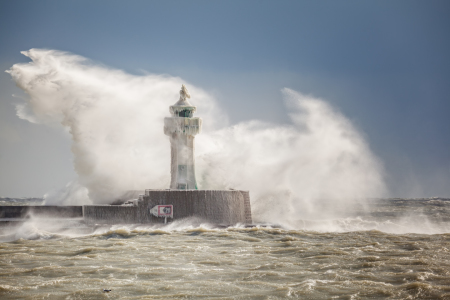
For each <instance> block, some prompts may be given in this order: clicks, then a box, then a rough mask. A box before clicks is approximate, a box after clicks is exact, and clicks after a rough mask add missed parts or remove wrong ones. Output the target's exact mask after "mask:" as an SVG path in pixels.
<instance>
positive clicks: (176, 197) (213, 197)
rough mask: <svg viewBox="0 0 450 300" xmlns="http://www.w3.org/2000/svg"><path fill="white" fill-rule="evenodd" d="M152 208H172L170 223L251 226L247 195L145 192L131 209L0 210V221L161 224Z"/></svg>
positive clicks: (92, 207)
mask: <svg viewBox="0 0 450 300" xmlns="http://www.w3.org/2000/svg"><path fill="white" fill-rule="evenodd" d="M156 205H173V219H174V220H176V219H182V218H187V217H197V218H201V219H204V220H205V221H207V222H210V223H213V224H218V225H234V224H237V223H241V224H251V223H252V214H251V207H250V195H249V192H248V191H239V190H146V191H145V194H144V195H141V196H140V199H139V201H135V202H134V205H84V206H0V221H2V222H8V221H11V220H13V219H15V220H16V219H23V220H25V219H27V218H28V217H39V218H84V220H85V222H86V223H88V224H146V223H162V222H164V218H158V217H155V216H153V215H152V214H151V213H150V209H152V208H153V207H154V206H156ZM16 221H17V220H16ZM169 221H170V220H169Z"/></svg>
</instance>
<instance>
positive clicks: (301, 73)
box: [0, 0, 450, 197]
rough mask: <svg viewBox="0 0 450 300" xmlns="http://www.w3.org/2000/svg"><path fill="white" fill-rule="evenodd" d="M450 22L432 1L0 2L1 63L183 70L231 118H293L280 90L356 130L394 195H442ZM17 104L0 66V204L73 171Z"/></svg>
mask: <svg viewBox="0 0 450 300" xmlns="http://www.w3.org/2000/svg"><path fill="white" fill-rule="evenodd" d="M449 15H450V2H449V1H435V0H429V1H414V0H408V1H401V0H399V1H383V0H378V1H360V0H358V1H356V0H355V1H344V0H343V1H299V0H298V1H282V0H281V1H250V0H249V1H171V0H169V1H137V0H131V1H102V0H97V1H80V0H78V1H46V0H43V1H23V0H15V1H0V69H1V70H8V69H9V68H11V67H12V65H14V64H16V63H25V62H29V61H30V60H29V58H27V57H25V56H23V55H22V54H21V53H20V51H25V50H29V49H31V48H45V49H55V50H61V51H68V52H71V53H74V54H77V55H81V56H84V57H86V58H88V59H90V60H92V61H94V62H95V63H98V64H101V65H104V66H108V67H111V68H115V69H121V70H124V71H125V72H128V73H130V74H135V75H140V74H147V73H152V74H168V75H171V76H179V77H181V78H183V79H185V80H187V81H188V82H189V83H192V84H195V85H196V86H198V87H201V88H202V89H204V90H205V91H207V92H209V93H211V94H212V95H214V97H215V98H216V99H217V101H218V102H219V103H220V105H221V107H222V108H223V109H224V110H225V111H226V112H227V114H228V116H229V122H230V123H231V124H236V123H238V122H242V121H245V120H251V119H260V120H266V121H269V122H273V123H276V124H284V123H289V117H288V113H289V109H288V108H286V106H285V105H284V103H283V97H282V93H281V90H282V89H283V88H289V89H292V90H295V91H298V92H301V93H303V94H308V95H313V96H314V97H317V98H321V99H324V100H325V101H327V102H328V103H329V104H331V105H332V107H334V108H335V109H337V110H339V111H340V112H341V113H342V114H343V115H345V116H346V117H347V118H348V119H349V120H350V121H351V122H352V123H353V124H354V126H356V127H357V128H358V129H359V130H360V131H361V132H362V133H363V134H364V137H365V139H366V141H367V142H368V143H369V145H370V148H371V150H372V152H373V153H374V154H375V155H376V156H377V157H378V158H379V159H380V161H381V162H382V164H383V165H384V169H385V180H386V183H387V185H388V188H389V196H391V197H433V196H442V197H450V151H449V149H450V120H449V113H450V59H449V55H448V54H449V53H450V34H449V33H450V18H448V16H449ZM13 95H14V96H13ZM23 97H25V95H24V93H23V92H22V91H21V90H20V89H19V88H18V87H16V86H15V83H14V81H13V80H12V79H11V76H10V75H9V74H7V73H4V72H1V73H0V196H4V197H8V196H9V197H30V196H37V197H40V196H42V195H43V194H45V193H47V192H48V191H49V190H52V189H57V188H59V187H61V186H64V185H65V184H66V183H67V182H69V181H70V180H72V179H73V178H74V177H75V176H76V175H75V171H74V167H73V162H72V160H73V158H72V153H71V150H70V147H71V141H70V138H69V136H68V135H67V134H66V133H65V132H64V131H61V130H60V129H59V128H56V127H55V128H52V127H48V126H41V125H38V124H32V123H29V122H26V121H25V120H22V119H20V118H18V117H17V115H16V111H15V104H17V103H20V102H23ZM304 146H305V147H308V145H304Z"/></svg>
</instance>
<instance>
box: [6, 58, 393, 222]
mask: <svg viewBox="0 0 450 300" xmlns="http://www.w3.org/2000/svg"><path fill="white" fill-rule="evenodd" d="M22 53H23V54H24V55H26V56H28V57H29V58H30V59H31V62H30V63H26V64H15V65H14V66H13V67H12V68H11V69H10V70H8V71H7V72H9V73H10V74H11V76H12V78H13V79H14V81H15V82H16V84H17V86H18V87H20V88H21V89H23V90H24V91H25V93H26V94H27V95H28V96H29V97H28V101H27V102H26V103H23V104H21V105H18V106H17V115H18V117H20V118H22V119H24V120H28V121H30V122H33V123H38V124H43V125H51V126H54V125H55V124H58V126H61V127H62V128H64V130H66V131H67V132H68V133H69V134H70V136H71V139H72V152H73V164H74V168H75V171H76V173H77V174H78V177H77V178H76V179H75V180H74V181H73V182H71V183H68V185H67V186H66V187H64V188H62V189H61V191H59V192H56V193H51V194H50V193H49V194H47V195H45V198H46V199H45V200H46V203H47V204H54V203H58V204H78V205H81V204H86V203H110V202H112V201H113V200H114V199H116V198H117V197H119V196H120V195H121V194H123V193H124V192H125V191H127V190H144V189H148V188H155V189H158V188H168V186H169V182H170V146H169V140H168V137H166V136H165V135H164V133H163V126H164V125H163V120H164V117H166V116H168V115H169V111H168V108H169V106H170V105H172V104H173V103H175V102H176V101H177V100H178V97H179V95H178V91H179V88H180V86H181V84H182V83H185V84H187V86H188V89H189V90H190V93H191V95H192V99H191V102H192V103H193V104H194V105H196V106H197V109H198V110H197V113H196V116H198V117H201V118H202V119H203V124H204V125H203V131H202V133H201V134H199V135H198V136H197V137H196V140H195V144H196V157H195V159H196V173H197V180H198V183H199V187H200V189H228V188H234V189H244V190H250V193H251V200H252V210H253V214H254V219H255V220H256V221H266V222H278V223H279V222H281V221H286V220H296V219H301V218H305V217H308V216H321V217H329V216H333V215H335V214H336V213H337V212H339V211H340V210H339V209H335V208H344V207H351V206H352V205H353V203H354V201H359V200H361V199H365V198H367V197H381V196H383V195H385V194H386V188H385V183H384V181H383V169H382V165H381V163H380V162H379V161H378V159H377V158H376V157H375V156H374V155H373V153H372V152H371V150H370V148H369V146H368V145H367V143H366V141H365V140H364V138H363V135H362V134H361V133H360V132H359V131H358V130H357V129H356V128H355V127H354V126H353V125H352V123H351V122H350V121H349V120H348V119H347V118H346V117H345V116H343V115H342V114H341V113H340V112H339V111H338V110H336V109H334V108H333V107H331V106H330V105H329V104H328V103H327V102H326V101H325V100H322V99H317V98H314V97H313V96H308V95H303V94H301V93H300V92H297V91H293V90H290V89H288V88H285V89H283V90H282V93H283V96H284V99H285V104H286V105H287V107H288V109H289V112H290V115H289V117H290V120H291V123H290V124H288V125H280V124H272V123H268V122H265V121H264V120H250V121H247V122H242V123H238V124H234V125H232V126H229V125H228V121H227V117H226V112H224V111H223V110H222V109H220V106H219V104H218V103H217V101H216V100H215V99H214V98H213V97H212V96H211V95H209V94H208V93H207V92H205V91H204V90H202V89H201V88H199V87H196V86H194V85H192V84H189V83H188V82H186V81H185V80H183V79H182V78H179V77H171V76H167V75H155V74H147V75H142V76H136V75H131V74H127V73H125V72H123V71H120V70H115V69H111V68H107V67H105V66H101V65H98V64H95V63H93V62H91V61H89V60H87V59H85V58H83V57H80V56H77V55H73V54H70V53H66V52H61V51H56V50H45V49H31V50H29V51H24V52H22ZM255 109H258V108H257V107H255ZM321 200H326V201H327V203H328V204H327V205H326V209H323V206H321V203H322V202H321Z"/></svg>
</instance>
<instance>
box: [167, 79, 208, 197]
mask: <svg viewBox="0 0 450 300" xmlns="http://www.w3.org/2000/svg"><path fill="white" fill-rule="evenodd" d="M188 98H191V95H190V94H189V92H188V90H187V89H186V86H184V84H183V85H182V86H181V90H180V100H178V102H177V103H175V104H174V105H172V106H170V113H171V114H172V116H171V117H168V118H164V134H166V135H168V136H170V148H171V182H170V188H171V189H177V190H196V189H197V181H196V180H195V160H194V137H195V135H196V134H197V133H200V131H201V128H202V119H200V118H193V117H192V116H193V114H194V112H195V111H196V109H197V108H196V107H195V106H193V105H192V104H190V103H189V102H188V100H187V99H188Z"/></svg>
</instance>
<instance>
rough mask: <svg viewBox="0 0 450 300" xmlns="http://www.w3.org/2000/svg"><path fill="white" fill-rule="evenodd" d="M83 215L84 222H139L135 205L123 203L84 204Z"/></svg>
mask: <svg viewBox="0 0 450 300" xmlns="http://www.w3.org/2000/svg"><path fill="white" fill-rule="evenodd" d="M83 215H84V220H85V221H86V223H100V224H121V223H122V224H134V223H141V222H140V218H139V216H138V207H137V206H123V205H84V206H83Z"/></svg>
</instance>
